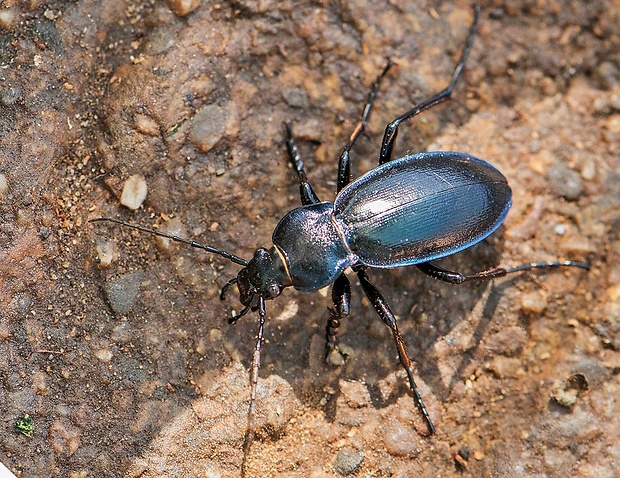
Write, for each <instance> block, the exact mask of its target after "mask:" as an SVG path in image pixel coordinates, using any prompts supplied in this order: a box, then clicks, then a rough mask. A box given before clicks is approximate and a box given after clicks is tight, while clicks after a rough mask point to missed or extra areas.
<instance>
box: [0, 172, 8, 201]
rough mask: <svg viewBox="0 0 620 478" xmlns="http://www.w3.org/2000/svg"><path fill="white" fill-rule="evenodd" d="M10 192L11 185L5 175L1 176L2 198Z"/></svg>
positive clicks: (0, 191)
mask: <svg viewBox="0 0 620 478" xmlns="http://www.w3.org/2000/svg"><path fill="white" fill-rule="evenodd" d="M8 190H9V183H8V182H7V180H6V176H5V175H4V174H0V196H3V195H4V193H6V192H7V191H8Z"/></svg>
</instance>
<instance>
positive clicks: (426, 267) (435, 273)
mask: <svg viewBox="0 0 620 478" xmlns="http://www.w3.org/2000/svg"><path fill="white" fill-rule="evenodd" d="M416 267H417V268H418V269H420V270H421V271H422V272H424V273H425V274H426V275H428V276H431V277H432V278H433V279H438V280H441V281H444V282H449V283H450V284H462V283H463V282H469V281H485V280H491V279H495V278H496V277H504V276H505V275H508V274H513V273H515V272H522V271H527V270H531V269H552V268H557V267H579V268H581V269H586V270H588V269H590V264H588V263H586V262H577V261H554V262H532V263H530V264H523V265H520V266H517V267H511V268H509V269H506V268H504V267H494V268H492V269H488V270H486V271H480V272H476V273H474V274H468V275H465V274H461V273H460V272H454V271H450V270H447V269H444V268H442V267H439V266H436V265H435V264H432V263H430V262H425V263H423V264H416Z"/></svg>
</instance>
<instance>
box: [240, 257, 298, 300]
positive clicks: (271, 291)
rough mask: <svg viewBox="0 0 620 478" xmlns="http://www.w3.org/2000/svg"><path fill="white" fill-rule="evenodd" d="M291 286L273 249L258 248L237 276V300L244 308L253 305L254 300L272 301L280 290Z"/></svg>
mask: <svg viewBox="0 0 620 478" xmlns="http://www.w3.org/2000/svg"><path fill="white" fill-rule="evenodd" d="M290 285H292V284H291V281H290V279H289V278H288V275H287V274H286V271H285V269H284V265H283V264H282V260H281V259H280V256H279V254H278V252H277V251H276V248H275V247H272V248H271V250H267V249H265V248H264V247H260V248H258V249H256V251H254V257H253V258H252V260H251V261H250V262H249V263H248V265H247V266H246V267H244V268H243V269H241V270H240V271H239V274H237V287H238V288H239V300H240V301H241V303H242V304H243V305H244V306H246V307H247V306H252V305H255V302H254V300H255V298H257V297H264V298H265V299H274V298H275V297H277V296H279V295H280V293H281V292H282V289H284V288H285V287H288V286H290Z"/></svg>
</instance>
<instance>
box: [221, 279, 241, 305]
mask: <svg viewBox="0 0 620 478" xmlns="http://www.w3.org/2000/svg"><path fill="white" fill-rule="evenodd" d="M236 283H237V278H236V277H233V278H232V279H230V280H229V281H228V282H226V284H224V287H222V290H220V300H225V299H226V293H227V292H228V289H230V288H231V287H232V286H233V285H235V284H236Z"/></svg>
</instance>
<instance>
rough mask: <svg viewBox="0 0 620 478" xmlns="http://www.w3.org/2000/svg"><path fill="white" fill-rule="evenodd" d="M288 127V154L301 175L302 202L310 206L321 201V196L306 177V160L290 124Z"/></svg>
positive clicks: (300, 191)
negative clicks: (296, 142)
mask: <svg viewBox="0 0 620 478" xmlns="http://www.w3.org/2000/svg"><path fill="white" fill-rule="evenodd" d="M285 127H286V149H287V150H288V155H289V158H290V160H291V164H292V165H293V169H294V170H295V172H296V173H297V176H298V177H299V195H300V196H301V204H302V205H303V206H308V205H309V204H316V203H319V202H321V200H320V199H319V197H318V196H317V195H316V193H315V192H314V189H312V186H311V185H310V183H309V182H308V178H307V177H306V171H305V170H304V162H303V161H302V159H301V155H300V154H299V149H297V145H296V144H295V140H294V139H293V132H292V130H291V127H290V125H288V124H287V125H285Z"/></svg>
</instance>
